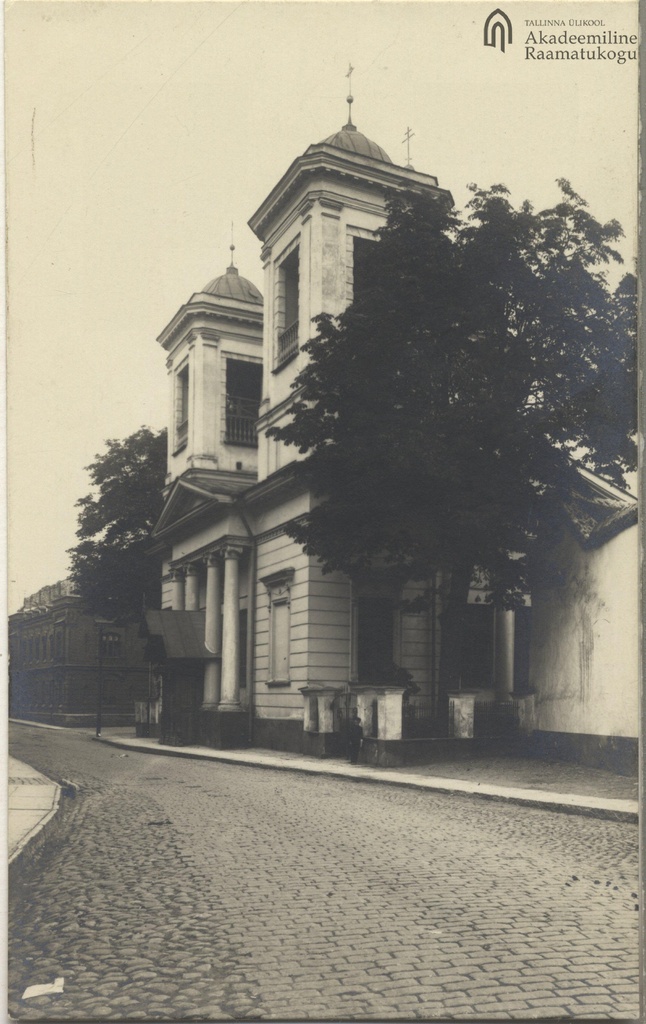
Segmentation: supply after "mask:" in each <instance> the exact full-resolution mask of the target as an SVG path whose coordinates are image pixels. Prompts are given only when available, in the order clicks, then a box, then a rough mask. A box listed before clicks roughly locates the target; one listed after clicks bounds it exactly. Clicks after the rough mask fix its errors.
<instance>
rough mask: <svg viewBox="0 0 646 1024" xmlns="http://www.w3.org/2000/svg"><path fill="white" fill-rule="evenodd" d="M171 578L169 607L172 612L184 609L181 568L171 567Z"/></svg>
mask: <svg viewBox="0 0 646 1024" xmlns="http://www.w3.org/2000/svg"><path fill="white" fill-rule="evenodd" d="M170 579H171V608H172V609H173V611H174V612H183V611H184V573H183V572H182V570H181V569H173V570H172V572H171V574H170Z"/></svg>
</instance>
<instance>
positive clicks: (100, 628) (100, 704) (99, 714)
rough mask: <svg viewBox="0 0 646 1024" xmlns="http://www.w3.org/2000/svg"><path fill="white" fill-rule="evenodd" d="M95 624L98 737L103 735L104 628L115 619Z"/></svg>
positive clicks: (99, 621)
mask: <svg viewBox="0 0 646 1024" xmlns="http://www.w3.org/2000/svg"><path fill="white" fill-rule="evenodd" d="M94 621H95V623H96V625H97V628H98V641H99V651H98V654H99V676H98V679H97V688H96V735H97V737H99V736H100V735H101V717H102V715H103V648H104V644H105V633H104V631H103V627H104V626H110V625H112V622H113V621H114V620H113V619H101V618H98V617H97V618H95V620H94Z"/></svg>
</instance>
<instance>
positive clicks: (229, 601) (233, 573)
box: [220, 547, 242, 711]
mask: <svg viewBox="0 0 646 1024" xmlns="http://www.w3.org/2000/svg"><path fill="white" fill-rule="evenodd" d="M241 554H242V548H234V547H227V548H225V549H224V614H223V616H222V697H221V699H220V711H239V710H240V646H239V644H240V638H239V623H240V555H241Z"/></svg>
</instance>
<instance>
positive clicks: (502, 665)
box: [493, 608, 516, 700]
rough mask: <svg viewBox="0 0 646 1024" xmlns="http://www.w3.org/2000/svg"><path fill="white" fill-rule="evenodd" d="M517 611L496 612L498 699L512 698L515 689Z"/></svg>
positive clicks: (499, 610)
mask: <svg viewBox="0 0 646 1024" xmlns="http://www.w3.org/2000/svg"><path fill="white" fill-rule="evenodd" d="M515 624H516V613H515V612H513V611H506V610H505V609H502V608H496V609H495V612H494V641H493V645H494V646H493V652H494V653H493V675H494V686H495V689H496V697H497V699H498V700H510V699H511V694H512V693H513V690H514V628H515Z"/></svg>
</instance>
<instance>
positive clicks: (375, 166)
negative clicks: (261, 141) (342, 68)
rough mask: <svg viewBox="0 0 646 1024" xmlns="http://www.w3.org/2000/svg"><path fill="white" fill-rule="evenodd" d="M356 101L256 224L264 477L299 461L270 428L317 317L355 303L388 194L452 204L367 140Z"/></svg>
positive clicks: (285, 180)
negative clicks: (356, 116)
mask: <svg viewBox="0 0 646 1024" xmlns="http://www.w3.org/2000/svg"><path fill="white" fill-rule="evenodd" d="M352 70H353V69H352V67H351V68H350V71H349V72H348V77H349V76H350V75H351V73H352ZM347 102H348V108H349V113H348V122H347V124H345V125H344V126H343V128H341V130H340V131H338V132H336V133H335V134H334V135H330V136H329V137H328V138H326V139H324V140H323V142H319V143H316V144H314V145H311V146H309V147H308V149H307V150H306V151H305V153H303V155H302V156H299V157H297V159H296V160H294V161H293V163H292V164H291V166H290V167H289V168H288V169H287V171H286V172H285V174H284V175H283V176H282V178H281V179H280V181H279V182H278V183H277V184H276V185H275V187H274V188H273V189H272V191H271V192H270V193H269V195H268V196H267V198H266V199H265V200H264V202H263V203H262V204H261V205H260V207H259V208H258V210H257V211H256V212H255V213H254V215H253V216H252V217H251V219H250V221H249V226H250V227H251V229H252V231H253V232H254V233H255V234H256V236H257V237H258V238H259V239H260V241H261V242H262V245H263V248H262V261H263V265H264V274H265V284H264V289H265V302H264V327H263V363H264V378H263V379H264V385H263V395H262V403H261V406H260V419H259V422H258V479H259V480H263V479H265V478H266V477H268V476H271V474H272V473H275V472H276V471H277V470H279V469H282V468H283V466H285V465H287V464H288V463H290V462H292V461H294V459H296V458H298V457H299V456H298V453H297V452H296V450H295V449H294V448H291V447H289V448H288V447H286V446H285V445H283V444H282V443H277V442H276V441H274V440H273V439H267V436H266V432H267V429H268V428H269V427H271V426H275V425H278V424H282V423H283V421H284V418H285V417H287V416H288V415H289V409H290V406H291V403H292V401H293V396H294V392H293V390H292V384H293V382H294V380H295V379H296V377H297V376H298V373H299V372H300V370H301V369H302V368H303V366H304V365H305V360H306V358H307V356H306V354H305V353H304V352H303V351H302V346H303V345H304V344H305V342H307V341H308V340H309V338H310V337H311V336H312V334H313V333H314V330H315V327H314V325H313V324H312V319H313V317H315V316H317V315H318V314H319V313H330V314H332V315H333V316H338V315H339V314H340V313H342V312H343V310H344V309H345V308H346V306H348V305H349V304H350V303H351V302H352V299H353V295H354V289H355V285H356V282H355V268H356V269H358V262H359V257H360V251H361V247H362V246H365V245H367V244H369V243H370V242H376V241H377V232H378V230H379V228H380V227H382V226H383V225H384V223H385V220H386V213H385V205H386V193H387V192H388V191H390V190H402V189H406V190H408V189H414V190H424V191H427V192H432V193H433V194H436V195H437V196H438V198H439V197H444V198H445V200H448V201H452V200H451V196H450V193H448V192H447V191H446V190H445V189H441V188H439V187H438V182H437V178H434V177H433V176H431V175H429V174H421V173H419V172H417V171H415V170H414V168H412V167H410V166H408V167H398V166H396V165H395V164H394V163H393V162H392V160H391V159H390V157H389V156H388V154H387V153H386V152H385V151H384V150H383V149H382V148H381V146H378V145H377V144H376V143H375V142H372V141H371V140H370V139H368V138H367V137H366V136H365V135H363V134H362V133H361V132H360V131H359V130H358V129H357V128H356V126H355V125H354V124H353V123H352V116H351V115H352V103H353V97H352V94H350V95H349V96H348V98H347Z"/></svg>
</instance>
